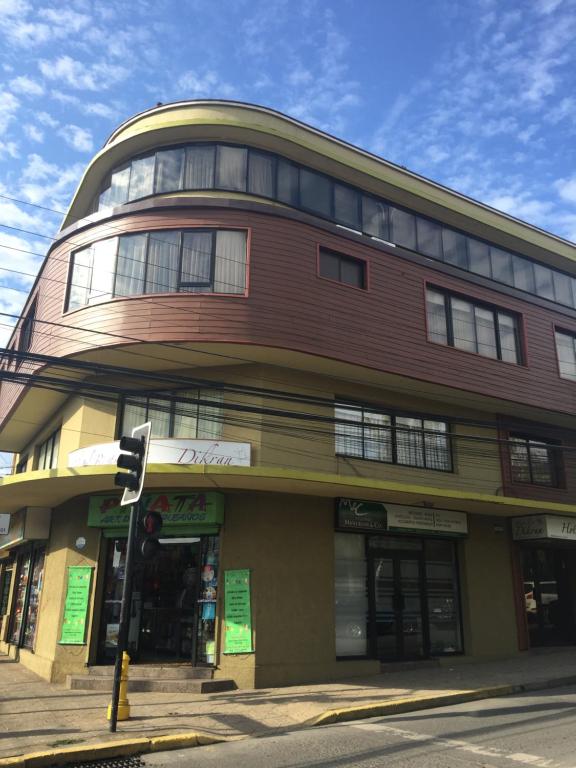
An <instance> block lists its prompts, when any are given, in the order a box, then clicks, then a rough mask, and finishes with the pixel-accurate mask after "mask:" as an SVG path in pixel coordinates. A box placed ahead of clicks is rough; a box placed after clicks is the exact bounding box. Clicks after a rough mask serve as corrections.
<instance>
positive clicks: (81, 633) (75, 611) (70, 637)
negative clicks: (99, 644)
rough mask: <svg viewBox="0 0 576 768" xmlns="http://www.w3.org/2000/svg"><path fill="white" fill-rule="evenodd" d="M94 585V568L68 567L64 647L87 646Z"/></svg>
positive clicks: (63, 620) (62, 641)
mask: <svg viewBox="0 0 576 768" xmlns="http://www.w3.org/2000/svg"><path fill="white" fill-rule="evenodd" d="M91 584H92V567H91V566H88V565H86V566H85V565H71V566H69V567H68V587H67V589H66V602H65V603H64V618H63V619H62V634H61V636H60V643H61V644H62V645H85V644H86V639H85V638H86V621H87V618H88V602H89V600H90V586H91Z"/></svg>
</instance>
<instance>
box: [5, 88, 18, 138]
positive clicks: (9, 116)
mask: <svg viewBox="0 0 576 768" xmlns="http://www.w3.org/2000/svg"><path fill="white" fill-rule="evenodd" d="M19 107H20V102H19V101H18V99H17V98H16V96H14V94H13V93H10V92H9V91H4V92H2V91H0V136H2V135H3V134H4V133H5V132H6V129H7V128H8V126H9V124H10V123H11V122H12V120H13V119H14V117H15V116H16V112H17V111H18V108H19Z"/></svg>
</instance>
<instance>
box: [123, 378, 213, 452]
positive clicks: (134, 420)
mask: <svg viewBox="0 0 576 768" xmlns="http://www.w3.org/2000/svg"><path fill="white" fill-rule="evenodd" d="M223 420H224V419H223V409H222V393H221V392H216V391H212V390H192V391H189V392H177V393H176V392H175V393H174V394H173V395H169V394H165V395H162V396H160V397H136V396H129V397H126V399H125V400H124V403H123V409H122V424H121V430H120V432H121V434H123V435H128V434H131V431H132V429H133V428H134V427H137V426H138V425H139V424H144V423H145V422H146V421H151V422H152V433H151V436H152V437H155V438H160V437H174V438H188V439H195V438H197V439H199V440H216V439H218V438H219V437H221V435H222V426H223Z"/></svg>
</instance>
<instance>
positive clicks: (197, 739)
mask: <svg viewBox="0 0 576 768" xmlns="http://www.w3.org/2000/svg"><path fill="white" fill-rule="evenodd" d="M223 741H228V739H226V738H224V737H220V736H212V735H211V734H208V733H181V734H172V735H168V736H155V737H154V738H152V739H148V738H134V739H122V740H118V741H101V742H97V743H95V744H86V745H84V746H80V747H68V748H66V749H50V750H44V751H42V752H30V753H28V754H25V755H17V756H15V757H4V758H0V768H51V767H52V766H59V765H66V764H67V763H80V762H87V761H92V760H105V759H110V758H114V757H129V756H130V755H143V754H146V753H147V752H168V751H169V750H173V749H187V748H190V747H200V746H203V745H205V744H219V743H220V742H223Z"/></svg>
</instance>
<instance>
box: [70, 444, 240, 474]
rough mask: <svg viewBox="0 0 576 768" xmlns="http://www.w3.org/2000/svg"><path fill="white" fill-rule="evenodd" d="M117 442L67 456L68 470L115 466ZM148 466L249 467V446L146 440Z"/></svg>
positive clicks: (92, 447)
mask: <svg viewBox="0 0 576 768" xmlns="http://www.w3.org/2000/svg"><path fill="white" fill-rule="evenodd" d="M119 453H120V442H119V441H118V440H117V441H116V442H114V443H100V444H99V445H91V446H89V447H88V448H79V449H78V450H77V451H72V452H71V453H69V454H68V466H69V467H95V466H104V465H110V464H116V459H117V458H118V455H119ZM148 464H182V465H204V466H206V465H209V466H225V467H249V466H250V443H225V442H220V441H219V440H218V441H216V440H169V439H163V440H150V448H149V451H148Z"/></svg>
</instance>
